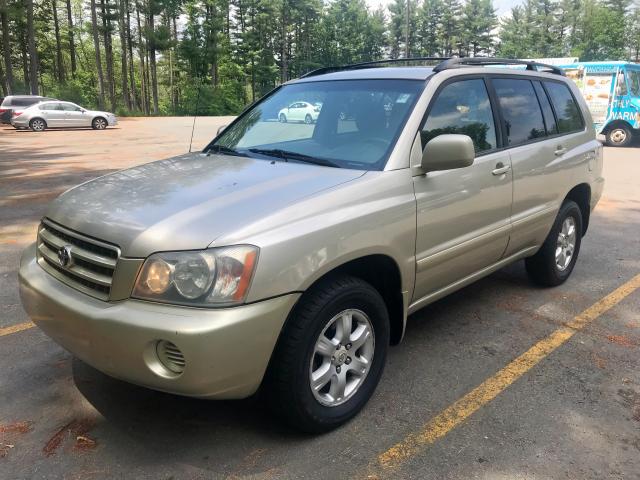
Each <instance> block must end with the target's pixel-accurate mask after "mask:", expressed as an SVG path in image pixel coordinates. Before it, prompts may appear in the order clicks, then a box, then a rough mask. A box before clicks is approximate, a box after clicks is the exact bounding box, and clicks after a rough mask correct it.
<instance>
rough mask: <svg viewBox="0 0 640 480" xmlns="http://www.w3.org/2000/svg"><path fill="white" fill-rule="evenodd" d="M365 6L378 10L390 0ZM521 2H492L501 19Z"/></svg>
mask: <svg viewBox="0 0 640 480" xmlns="http://www.w3.org/2000/svg"><path fill="white" fill-rule="evenodd" d="M366 2H367V4H368V5H369V6H370V7H372V8H374V9H375V8H378V7H379V6H380V5H385V6H386V5H388V4H389V3H391V0H366ZM520 3H522V0H493V6H494V7H495V8H496V10H497V11H496V13H497V15H498V16H499V17H503V16H505V15H506V14H508V13H509V12H510V11H511V7H514V6H516V5H519V4H520Z"/></svg>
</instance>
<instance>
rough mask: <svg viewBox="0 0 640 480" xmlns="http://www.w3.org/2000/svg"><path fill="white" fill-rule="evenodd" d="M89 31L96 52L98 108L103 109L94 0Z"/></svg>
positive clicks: (102, 79) (102, 88)
mask: <svg viewBox="0 0 640 480" xmlns="http://www.w3.org/2000/svg"><path fill="white" fill-rule="evenodd" d="M91 31H92V34H93V47H94V48H95V52H96V70H97V72H98V108H100V109H104V76H103V75H102V59H101V58H100V38H99V37H98V16H97V14H96V0H91Z"/></svg>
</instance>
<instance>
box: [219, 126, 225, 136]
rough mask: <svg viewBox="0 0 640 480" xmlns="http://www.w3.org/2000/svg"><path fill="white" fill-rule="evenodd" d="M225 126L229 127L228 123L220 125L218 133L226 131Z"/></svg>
mask: <svg viewBox="0 0 640 480" xmlns="http://www.w3.org/2000/svg"><path fill="white" fill-rule="evenodd" d="M225 128H227V126H226V125H222V126H221V127H219V128H218V133H217V135H220V134H221V133H222V132H223V131H224V129H225Z"/></svg>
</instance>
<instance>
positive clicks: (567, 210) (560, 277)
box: [540, 201, 582, 285]
mask: <svg viewBox="0 0 640 480" xmlns="http://www.w3.org/2000/svg"><path fill="white" fill-rule="evenodd" d="M569 216H571V217H573V220H574V222H575V228H576V244H575V248H574V251H573V257H572V258H571V262H570V263H569V265H568V266H567V268H565V269H564V270H559V269H558V267H557V265H556V256H555V250H556V246H557V241H558V234H559V233H560V230H561V229H562V224H563V222H564V221H565V219H566V218H567V217H569ZM581 244H582V214H581V212H580V207H579V206H578V204H577V203H575V202H573V201H568V202H565V203H564V204H563V205H562V207H561V208H560V211H559V212H558V216H557V217H556V221H555V222H554V224H553V227H552V228H551V231H550V232H549V235H548V237H547V239H546V240H545V242H544V244H543V247H542V249H541V253H542V258H541V259H540V260H542V261H543V262H545V263H546V265H545V267H546V268H547V269H548V270H549V274H550V276H551V279H552V281H553V283H554V284H556V285H559V284H561V283H563V282H564V281H565V280H567V278H569V276H570V275H571V272H572V271H573V267H574V266H575V264H576V261H577V260H578V255H579V253H580V245H581Z"/></svg>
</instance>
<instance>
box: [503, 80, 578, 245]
mask: <svg viewBox="0 0 640 480" xmlns="http://www.w3.org/2000/svg"><path fill="white" fill-rule="evenodd" d="M491 82H492V84H493V88H494V89H495V92H496V96H497V99H498V103H499V104H500V110H501V121H502V130H503V136H504V138H505V140H506V145H507V146H508V147H509V152H510V154H511V164H512V168H513V211H512V217H511V220H512V231H511V239H510V241H509V247H508V249H507V252H506V255H511V254H514V253H516V252H519V251H521V250H524V249H526V248H529V247H535V246H538V245H540V244H541V243H542V242H543V241H544V239H545V237H546V235H547V233H548V232H549V228H550V227H551V225H552V223H553V221H554V219H555V216H556V214H557V211H558V207H559V202H560V201H561V200H562V199H561V198H559V196H560V195H564V194H566V193H567V192H564V193H562V192H563V189H564V185H565V184H568V183H569V182H567V179H566V178H564V177H563V174H562V172H561V171H562V170H563V169H564V168H565V167H566V165H567V162H571V158H572V156H573V155H574V154H575V151H574V150H573V149H574V147H576V146H577V145H578V144H579V143H580V139H579V138H578V137H579V135H574V136H573V137H571V135H567V133H568V132H569V131H573V132H575V131H576V129H577V130H579V131H582V130H583V128H584V123H582V121H581V117H580V113H579V111H578V110H577V106H576V105H575V102H573V106H574V107H575V111H574V112H569V111H566V112H565V110H566V109H571V108H572V106H571V105H570V104H568V103H567V102H566V100H567V97H566V96H565V97H564V99H563V100H562V104H560V103H558V104H557V106H556V108H555V109H554V107H553V105H552V103H551V102H550V96H549V94H548V85H549V84H552V87H551V88H552V89H553V91H554V92H555V91H556V86H559V87H561V88H562V89H565V90H566V93H567V94H568V96H569V98H570V99H571V100H572V101H573V97H572V96H571V93H570V92H569V90H568V88H567V87H566V86H565V85H563V84H562V83H558V82H554V81H547V80H539V79H538V78H535V77H517V76H513V75H511V76H508V77H507V76H505V77H498V76H496V77H493V78H492V79H491ZM560 93H561V92H558V93H557V95H559V94H560ZM558 110H561V111H560V113H558ZM566 114H569V116H570V117H571V118H572V119H573V120H567V119H565V115H566ZM575 115H577V116H578V118H579V119H580V120H579V121H578V123H577V124H575V123H574V124H572V125H571V126H569V125H568V123H567V122H569V123H571V122H575V121H576V118H575Z"/></svg>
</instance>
